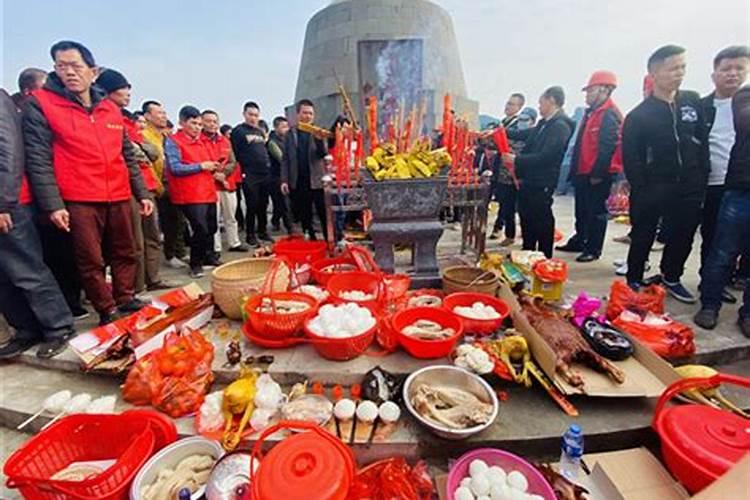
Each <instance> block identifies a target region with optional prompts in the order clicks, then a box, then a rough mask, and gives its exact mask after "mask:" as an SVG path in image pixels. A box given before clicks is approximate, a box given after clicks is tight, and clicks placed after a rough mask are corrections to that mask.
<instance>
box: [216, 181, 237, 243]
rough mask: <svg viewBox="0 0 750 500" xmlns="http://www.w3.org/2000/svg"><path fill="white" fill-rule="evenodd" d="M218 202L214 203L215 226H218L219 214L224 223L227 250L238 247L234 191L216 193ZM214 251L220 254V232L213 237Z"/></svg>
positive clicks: (235, 196)
mask: <svg viewBox="0 0 750 500" xmlns="http://www.w3.org/2000/svg"><path fill="white" fill-rule="evenodd" d="M218 195H219V201H217V202H216V224H217V227H218V224H219V213H221V218H222V220H223V221H224V234H226V235H227V244H228V245H229V248H234V247H238V246H240V245H241V244H242V242H241V241H240V228H239V225H238V224H237V219H236V218H235V215H234V214H235V213H236V212H237V195H236V194H235V192H234V191H218ZM214 251H215V252H221V231H218V230H217V231H216V234H215V235H214Z"/></svg>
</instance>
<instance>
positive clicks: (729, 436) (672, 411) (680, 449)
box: [653, 374, 750, 493]
mask: <svg viewBox="0 0 750 500" xmlns="http://www.w3.org/2000/svg"><path fill="white" fill-rule="evenodd" d="M722 382H729V383H733V384H737V385H743V386H745V387H749V388H750V379H748V378H744V377H737V376H733V375H725V374H719V375H716V376H714V377H711V378H708V379H705V378H698V379H696V378H689V379H683V380H680V381H678V382H676V383H674V384H672V385H671V386H669V387H668V388H667V390H666V391H664V393H663V394H662V396H661V398H660V399H659V402H658V404H657V405H656V411H655V412H654V423H653V426H654V429H656V432H657V433H658V434H659V437H660V438H661V441H662V454H663V455H664V461H665V462H666V463H667V466H668V467H669V470H670V471H671V472H672V474H674V475H675V477H677V479H679V480H680V482H682V483H683V484H684V485H685V487H686V488H687V489H688V491H689V492H690V493H696V492H698V491H700V490H702V489H703V488H705V487H706V486H708V485H709V484H711V483H712V482H713V481H714V480H715V479H716V478H718V477H719V476H721V475H722V474H724V473H725V472H726V471H728V470H729V469H730V468H731V467H732V466H733V465H734V464H736V463H737V462H739V461H740V459H741V458H742V457H743V456H745V454H747V453H748V452H750V420H747V419H745V418H742V417H740V416H738V415H735V414H733V413H731V412H729V411H726V410H718V409H716V408H711V407H708V406H702V405H695V404H691V405H683V406H674V407H670V408H666V409H665V408H664V406H665V405H666V403H667V402H668V401H669V399H671V398H672V396H674V395H675V394H678V393H680V392H683V391H686V390H688V389H691V388H695V387H716V386H718V385H719V384H720V383H722Z"/></svg>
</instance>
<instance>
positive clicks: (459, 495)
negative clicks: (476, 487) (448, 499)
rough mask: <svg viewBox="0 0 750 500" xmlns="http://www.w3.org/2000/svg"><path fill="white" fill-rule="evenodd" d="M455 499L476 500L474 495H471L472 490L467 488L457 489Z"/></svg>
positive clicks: (454, 494)
mask: <svg viewBox="0 0 750 500" xmlns="http://www.w3.org/2000/svg"><path fill="white" fill-rule="evenodd" d="M453 497H454V498H455V499H456V500H474V495H473V494H472V493H471V490H470V489H469V488H466V487H465V486H461V487H459V488H456V491H455V492H454V493H453Z"/></svg>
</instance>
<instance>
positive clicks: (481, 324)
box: [443, 292, 510, 335]
mask: <svg viewBox="0 0 750 500" xmlns="http://www.w3.org/2000/svg"><path fill="white" fill-rule="evenodd" d="M475 302H481V303H483V304H485V305H488V306H491V307H493V308H494V309H495V310H496V311H497V312H498V314H499V315H500V317H499V318H497V319H473V318H467V317H464V316H461V315H460V314H456V316H458V317H459V318H460V319H461V322H462V323H463V324H464V333H466V334H469V333H473V334H476V335H489V334H491V333H493V332H495V331H496V330H497V329H498V328H500V325H502V324H503V321H504V320H505V318H507V317H508V314H510V307H508V304H506V303H505V302H503V301H502V300H500V299H498V298H496V297H493V296H492V295H487V294H484V293H472V292H458V293H452V294H450V295H448V296H447V297H446V298H445V299H443V309H445V310H447V311H450V312H453V309H454V308H455V307H458V306H463V307H471V306H472V305H474V303H475ZM454 314H455V313H454Z"/></svg>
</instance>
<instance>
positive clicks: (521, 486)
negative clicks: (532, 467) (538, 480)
mask: <svg viewBox="0 0 750 500" xmlns="http://www.w3.org/2000/svg"><path fill="white" fill-rule="evenodd" d="M507 481H508V485H510V487H511V488H513V489H516V490H518V491H522V492H525V491H526V490H527V489H528V488H529V481H528V480H527V479H526V476H524V475H523V474H522V473H520V472H518V471H517V470H514V471H513V472H511V473H510V474H508V478H507Z"/></svg>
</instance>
